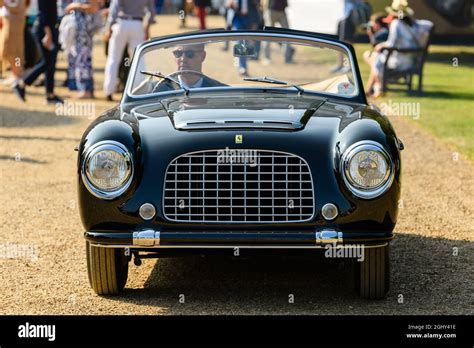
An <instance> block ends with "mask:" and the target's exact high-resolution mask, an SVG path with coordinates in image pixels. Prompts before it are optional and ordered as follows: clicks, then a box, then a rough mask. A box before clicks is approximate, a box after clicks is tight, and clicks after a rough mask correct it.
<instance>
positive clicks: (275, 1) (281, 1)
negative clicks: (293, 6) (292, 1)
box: [270, 0, 288, 12]
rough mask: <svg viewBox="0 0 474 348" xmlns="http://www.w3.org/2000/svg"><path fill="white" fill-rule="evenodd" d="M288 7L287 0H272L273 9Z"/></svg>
mask: <svg viewBox="0 0 474 348" xmlns="http://www.w3.org/2000/svg"><path fill="white" fill-rule="evenodd" d="M287 7H288V1H287V0H270V9H271V10H273V11H280V12H282V11H285V8H287Z"/></svg>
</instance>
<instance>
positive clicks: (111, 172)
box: [83, 141, 133, 199]
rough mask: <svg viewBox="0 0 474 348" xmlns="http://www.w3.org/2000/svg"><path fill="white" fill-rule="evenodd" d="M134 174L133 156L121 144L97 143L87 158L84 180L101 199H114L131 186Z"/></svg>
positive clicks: (110, 142)
mask: <svg viewBox="0 0 474 348" xmlns="http://www.w3.org/2000/svg"><path fill="white" fill-rule="evenodd" d="M132 172H133V166H132V159H131V156H130V154H129V152H128V150H127V148H126V147H125V146H124V145H122V144H120V143H117V142H114V141H105V142H100V143H97V144H95V145H94V146H93V147H92V148H91V149H90V150H89V151H88V153H87V154H86V156H85V160H84V167H83V178H84V179H85V182H86V187H87V188H88V189H89V191H90V192H91V193H93V194H94V195H96V196H98V197H100V198H105V199H112V198H115V197H117V196H119V195H121V194H122V193H123V192H124V191H125V190H126V189H127V188H128V186H129V185H130V182H131V179H132ZM84 174H85V177H84Z"/></svg>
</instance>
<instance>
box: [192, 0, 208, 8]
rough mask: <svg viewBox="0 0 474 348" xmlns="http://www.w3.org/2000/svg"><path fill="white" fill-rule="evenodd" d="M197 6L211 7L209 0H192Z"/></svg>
mask: <svg viewBox="0 0 474 348" xmlns="http://www.w3.org/2000/svg"><path fill="white" fill-rule="evenodd" d="M194 5H196V6H197V7H211V0H194Z"/></svg>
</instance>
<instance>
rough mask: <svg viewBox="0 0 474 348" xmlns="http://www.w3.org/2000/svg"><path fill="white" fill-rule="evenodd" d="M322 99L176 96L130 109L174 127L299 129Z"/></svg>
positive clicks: (140, 115)
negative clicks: (169, 122)
mask: <svg viewBox="0 0 474 348" xmlns="http://www.w3.org/2000/svg"><path fill="white" fill-rule="evenodd" d="M324 102H325V99H324V98H321V97H307V98H306V97H298V98H295V97H294V96H291V97H289V96H286V95H285V96H274V95H272V96H262V95H259V96H253V97H252V96H245V95H244V96H238V97H236V96H231V97H229V96H213V97H175V98H169V99H165V100H162V101H161V104H159V105H157V104H153V105H143V106H140V107H137V108H135V109H133V111H132V112H133V114H134V116H135V117H137V118H138V119H140V118H154V117H164V116H167V117H169V118H170V120H171V122H172V124H173V126H174V128H175V129H177V130H207V129H209V130H210V129H253V128H255V129H277V130H288V131H292V130H300V129H302V128H304V127H305V125H306V124H307V122H308V120H309V119H310V118H311V116H312V115H313V114H314V113H315V112H316V110H317V109H318V108H319V107H321V105H323V104H324Z"/></svg>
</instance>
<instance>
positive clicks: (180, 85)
mask: <svg viewBox="0 0 474 348" xmlns="http://www.w3.org/2000/svg"><path fill="white" fill-rule="evenodd" d="M140 73H142V74H143V75H149V76H153V77H158V78H160V79H164V80H166V81H169V82H174V83H176V84H177V85H178V86H179V87H181V88H182V89H183V90H184V95H185V96H188V95H189V88H187V87H186V86H185V85H183V84H182V83H181V82H179V80H177V79H174V78H171V77H169V76H166V75H163V74H162V73H160V72H159V71H157V72H152V71H145V70H140Z"/></svg>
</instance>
